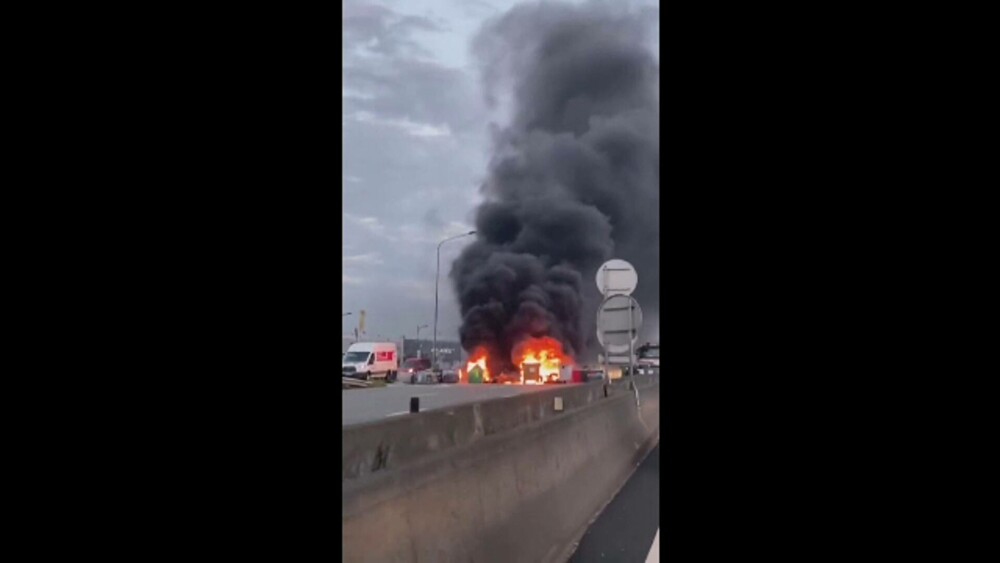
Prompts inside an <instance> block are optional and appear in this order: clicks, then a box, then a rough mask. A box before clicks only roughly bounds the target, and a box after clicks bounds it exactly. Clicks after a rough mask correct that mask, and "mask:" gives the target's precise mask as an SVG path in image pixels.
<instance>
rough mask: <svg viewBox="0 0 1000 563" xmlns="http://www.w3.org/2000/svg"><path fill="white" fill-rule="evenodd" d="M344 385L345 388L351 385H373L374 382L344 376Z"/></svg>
mask: <svg viewBox="0 0 1000 563" xmlns="http://www.w3.org/2000/svg"><path fill="white" fill-rule="evenodd" d="M342 385H343V387H344V388H345V389H346V388H349V387H371V385H372V382H371V381H364V380H361V379H355V378H353V377H344V381H343V383H342Z"/></svg>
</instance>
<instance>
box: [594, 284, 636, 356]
mask: <svg viewBox="0 0 1000 563" xmlns="http://www.w3.org/2000/svg"><path fill="white" fill-rule="evenodd" d="M640 327H642V309H641V308H640V307H639V302H638V301H636V300H635V299H633V298H632V297H629V296H628V295H612V296H611V297H609V298H607V299H605V300H604V303H603V304H601V308H600V309H598V310H597V341H598V342H600V343H601V345H602V346H604V347H605V349H607V351H608V353H611V354H623V353H625V352H628V351H629V348H630V346H631V345H632V344H633V343H634V342H635V341H636V340H637V339H638V338H639V328H640ZM630 333H631V335H630ZM630 336H631V337H630Z"/></svg>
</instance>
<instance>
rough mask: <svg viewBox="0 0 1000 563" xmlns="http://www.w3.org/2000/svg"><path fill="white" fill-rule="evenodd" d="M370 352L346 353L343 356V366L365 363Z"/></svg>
mask: <svg viewBox="0 0 1000 563" xmlns="http://www.w3.org/2000/svg"><path fill="white" fill-rule="evenodd" d="M371 354H372V353H371V352H348V353H347V354H345V355H344V363H345V364H360V363H361V362H367V361H368V356H370V355H371Z"/></svg>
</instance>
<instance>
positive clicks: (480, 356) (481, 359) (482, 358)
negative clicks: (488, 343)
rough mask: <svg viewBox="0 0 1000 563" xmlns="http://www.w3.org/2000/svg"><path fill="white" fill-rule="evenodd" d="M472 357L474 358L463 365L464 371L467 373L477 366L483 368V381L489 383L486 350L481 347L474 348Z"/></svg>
mask: <svg viewBox="0 0 1000 563" xmlns="http://www.w3.org/2000/svg"><path fill="white" fill-rule="evenodd" d="M472 357H473V358H475V359H474V360H472V361H470V362H469V363H468V364H466V365H465V373H469V372H470V371H472V368H474V367H476V366H479V369H481V370H483V383H489V382H490V370H488V369H486V351H485V350H481V349H480V350H476V352H475V353H474V354H472ZM466 381H468V379H466Z"/></svg>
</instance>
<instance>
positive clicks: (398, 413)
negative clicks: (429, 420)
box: [385, 411, 410, 418]
mask: <svg viewBox="0 0 1000 563" xmlns="http://www.w3.org/2000/svg"><path fill="white" fill-rule="evenodd" d="M401 414H410V411H400V412H394V413H389V414H387V415H385V417H386V418H389V417H390V416H399V415H401Z"/></svg>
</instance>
